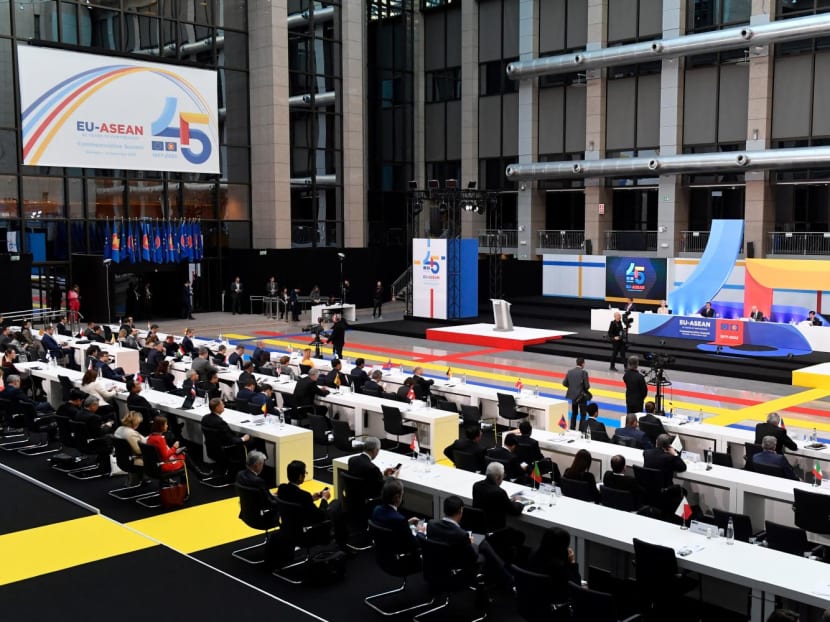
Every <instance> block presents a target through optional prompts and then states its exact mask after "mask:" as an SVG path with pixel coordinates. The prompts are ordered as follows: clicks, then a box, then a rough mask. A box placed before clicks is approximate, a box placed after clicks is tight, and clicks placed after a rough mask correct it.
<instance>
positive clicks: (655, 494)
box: [631, 465, 663, 506]
mask: <svg viewBox="0 0 830 622" xmlns="http://www.w3.org/2000/svg"><path fill="white" fill-rule="evenodd" d="M631 468H632V470H633V471H634V479H636V480H637V483H638V484H640V486H641V487H642V489H643V493H644V494H645V498H644V499H643V501H645V503H646V504H647V505H653V506H659V505H660V503H661V501H662V491H663V472H662V471H660V470H659V469H649V468H646V467H641V466H637V465H632V467H631Z"/></svg>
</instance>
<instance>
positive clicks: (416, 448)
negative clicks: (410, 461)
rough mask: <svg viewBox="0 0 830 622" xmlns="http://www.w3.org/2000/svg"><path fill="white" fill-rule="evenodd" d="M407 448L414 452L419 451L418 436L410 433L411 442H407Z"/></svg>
mask: <svg viewBox="0 0 830 622" xmlns="http://www.w3.org/2000/svg"><path fill="white" fill-rule="evenodd" d="M409 448H410V449H411V450H412V451H413V452H415V453H416V454H418V453H421V446H420V445H419V444H418V437H417V436H415V435H414V434H413V435H412V442H411V443H409Z"/></svg>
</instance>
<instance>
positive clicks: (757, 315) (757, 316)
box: [749, 305, 766, 322]
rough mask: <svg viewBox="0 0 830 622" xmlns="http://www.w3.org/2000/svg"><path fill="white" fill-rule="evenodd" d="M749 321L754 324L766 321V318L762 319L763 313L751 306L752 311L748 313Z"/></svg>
mask: <svg viewBox="0 0 830 622" xmlns="http://www.w3.org/2000/svg"><path fill="white" fill-rule="evenodd" d="M749 319H750V320H753V321H755V322H763V321H764V320H766V318H765V317H764V312H763V311H761V310H760V309H759V308H758V307H756V306H755V305H752V309H751V310H750V311H749Z"/></svg>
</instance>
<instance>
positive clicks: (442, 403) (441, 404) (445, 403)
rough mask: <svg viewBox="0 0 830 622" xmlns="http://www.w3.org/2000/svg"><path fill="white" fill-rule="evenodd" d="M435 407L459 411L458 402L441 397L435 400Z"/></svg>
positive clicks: (453, 411)
mask: <svg viewBox="0 0 830 622" xmlns="http://www.w3.org/2000/svg"><path fill="white" fill-rule="evenodd" d="M435 408H437V409H438V410H443V411H446V412H448V413H458V404H456V403H455V402H451V401H449V400H442V399H441V398H437V399H436V400H435Z"/></svg>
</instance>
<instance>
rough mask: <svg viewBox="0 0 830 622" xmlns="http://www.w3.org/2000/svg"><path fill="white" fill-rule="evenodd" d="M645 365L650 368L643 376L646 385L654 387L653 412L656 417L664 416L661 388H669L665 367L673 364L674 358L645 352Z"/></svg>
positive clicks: (669, 382)
mask: <svg viewBox="0 0 830 622" xmlns="http://www.w3.org/2000/svg"><path fill="white" fill-rule="evenodd" d="M644 358H645V359H646V364H648V365H650V366H651V368H650V369H649V370H648V372H646V373H645V374H644V375H645V377H646V384H647V385H649V386H653V387H654V412H655V413H656V414H658V415H663V414H665V409H664V408H663V387H670V386H671V380H669V378H668V376H666V365H671V364H672V363H674V361H675V358H674V357H673V356H671V355H669V354H655V353H654V352H646V354H645V357H644Z"/></svg>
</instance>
